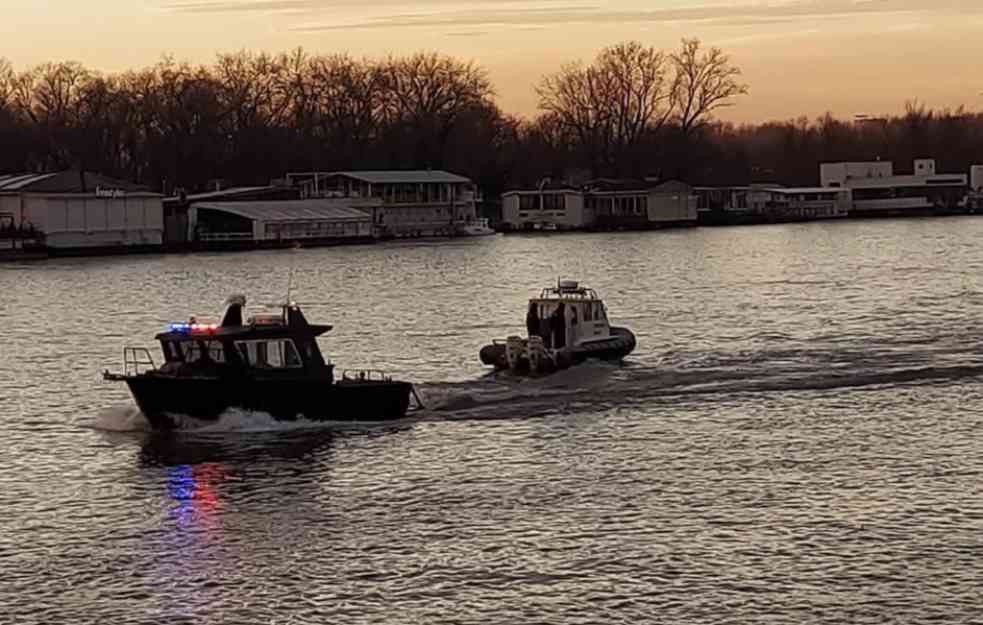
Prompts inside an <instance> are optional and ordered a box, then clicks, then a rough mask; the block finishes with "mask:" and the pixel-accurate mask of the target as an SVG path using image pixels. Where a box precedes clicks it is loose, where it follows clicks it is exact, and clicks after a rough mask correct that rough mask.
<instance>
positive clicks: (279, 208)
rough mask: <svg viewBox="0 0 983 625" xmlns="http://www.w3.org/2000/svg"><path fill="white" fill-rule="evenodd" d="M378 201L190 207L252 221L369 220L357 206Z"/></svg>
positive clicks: (333, 200) (195, 205)
mask: <svg viewBox="0 0 983 625" xmlns="http://www.w3.org/2000/svg"><path fill="white" fill-rule="evenodd" d="M378 205H379V203H378V202H358V201H355V202H353V201H352V200H350V199H317V200H283V201H268V202H195V203H194V204H192V205H191V206H192V208H197V209H199V210H201V209H205V210H214V211H221V212H223V213H230V214H232V215H238V216H239V217H245V218H246V219H251V220H253V221H261V222H279V221H314V220H316V221H324V220H330V221H371V220H372V215H371V214H369V213H368V212H366V211H364V210H362V209H361V208H356V206H363V207H365V208H371V207H372V206H378Z"/></svg>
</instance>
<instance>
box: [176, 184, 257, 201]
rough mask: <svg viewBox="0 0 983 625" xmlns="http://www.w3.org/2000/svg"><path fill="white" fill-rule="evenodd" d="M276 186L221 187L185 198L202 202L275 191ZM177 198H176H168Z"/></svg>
mask: <svg viewBox="0 0 983 625" xmlns="http://www.w3.org/2000/svg"><path fill="white" fill-rule="evenodd" d="M275 189H276V187H272V186H269V185H265V186H262V187H230V188H228V189H220V190H218V191H205V192H204V193H191V194H189V195H188V196H187V197H186V198H185V199H187V200H188V201H189V202H200V201H203V200H211V199H214V198H221V197H235V196H237V195H250V194H252V193H257V192H261V191H273V190H275ZM168 199H175V198H168Z"/></svg>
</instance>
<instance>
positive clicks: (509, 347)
mask: <svg viewBox="0 0 983 625" xmlns="http://www.w3.org/2000/svg"><path fill="white" fill-rule="evenodd" d="M522 342H523V341H522V339H521V338H519V337H518V336H510V337H509V338H507V339H506V340H505V362H507V363H508V365H509V370H510V371H516V370H517V369H518V368H519V359H520V358H522V352H523V351H525V349H524V347H523V345H522Z"/></svg>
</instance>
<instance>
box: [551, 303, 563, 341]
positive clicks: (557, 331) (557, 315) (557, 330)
mask: <svg viewBox="0 0 983 625" xmlns="http://www.w3.org/2000/svg"><path fill="white" fill-rule="evenodd" d="M565 313H566V307H565V306H564V305H563V302H560V303H559V304H558V305H557V307H556V310H555V311H553V315H552V316H551V318H550V321H551V325H552V326H553V347H554V348H555V349H563V348H564V347H566V346H567V324H566V323H565V321H566V319H565Z"/></svg>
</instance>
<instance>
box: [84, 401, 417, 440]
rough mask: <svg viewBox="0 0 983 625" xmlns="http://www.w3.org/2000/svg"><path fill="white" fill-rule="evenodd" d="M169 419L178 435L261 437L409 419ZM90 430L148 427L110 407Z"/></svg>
mask: <svg viewBox="0 0 983 625" xmlns="http://www.w3.org/2000/svg"><path fill="white" fill-rule="evenodd" d="M170 417H171V418H172V419H173V420H174V422H175V424H176V428H175V429H176V430H177V431H180V432H197V433H202V434H219V433H226V432H228V433H235V432H238V433H260V432H296V431H300V430H323V429H364V428H373V427H379V426H392V425H394V424H401V423H406V422H407V421H410V420H415V419H412V418H406V419H401V420H399V421H378V422H375V421H371V422H370V421H358V422H353V421H311V420H309V419H305V418H299V419H297V420H295V421H278V420H276V419H274V418H273V416H272V415H270V414H269V413H267V412H261V411H253V410H244V409H242V408H230V409H228V410H226V411H225V412H223V413H222V414H221V415H220V416H219V418H218V419H217V420H215V421H203V420H201V419H195V418H194V417H189V416H187V415H179V414H172V415H170ZM93 428H94V429H97V430H103V431H106V432H149V431H151V427H150V424H149V423H148V421H147V419H146V417H144V416H143V413H142V412H140V409H139V408H137V407H136V406H135V405H132V404H124V405H119V406H112V407H109V408H106V409H104V410H102V411H101V412H100V413H99V415H98V416H97V417H96V421H95V423H94V424H93Z"/></svg>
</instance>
